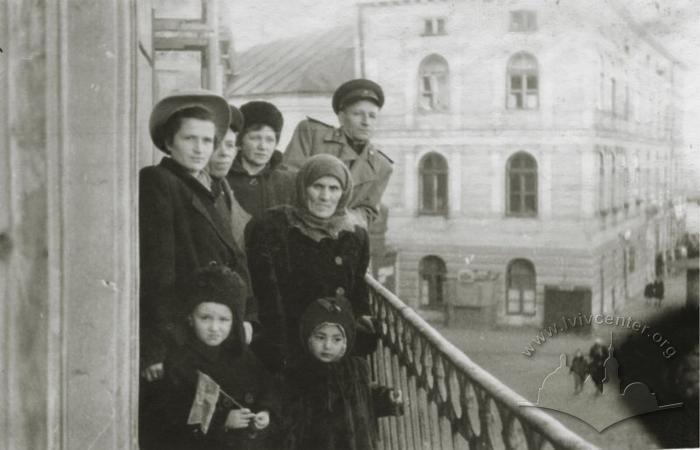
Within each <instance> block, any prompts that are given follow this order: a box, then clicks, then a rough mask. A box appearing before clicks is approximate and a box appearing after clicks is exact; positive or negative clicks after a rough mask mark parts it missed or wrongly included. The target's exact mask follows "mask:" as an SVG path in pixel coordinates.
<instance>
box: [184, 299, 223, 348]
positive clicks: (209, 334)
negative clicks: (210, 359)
mask: <svg viewBox="0 0 700 450" xmlns="http://www.w3.org/2000/svg"><path fill="white" fill-rule="evenodd" d="M190 317H191V319H192V327H193V328H194V333H195V335H197V339H199V340H200V341H202V342H203V343H205V344H207V345H209V346H211V347H216V346H217V345H220V344H221V343H222V342H224V340H225V339H226V338H227V337H228V335H229V333H230V332H231V325H232V323H233V315H232V314H231V310H230V309H229V307H228V306H226V305H222V304H221V303H208V302H207V303H200V304H199V305H197V307H196V308H195V309H194V311H193V312H192V315H191V316H190Z"/></svg>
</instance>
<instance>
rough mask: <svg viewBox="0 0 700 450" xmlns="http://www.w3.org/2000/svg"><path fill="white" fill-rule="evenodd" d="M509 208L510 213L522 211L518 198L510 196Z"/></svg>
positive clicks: (514, 195) (513, 195)
mask: <svg viewBox="0 0 700 450" xmlns="http://www.w3.org/2000/svg"><path fill="white" fill-rule="evenodd" d="M509 206H510V212H512V213H519V212H520V211H521V210H522V206H521V205H520V196H519V195H517V194H511V195H510V205H509Z"/></svg>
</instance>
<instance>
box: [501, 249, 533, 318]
mask: <svg viewBox="0 0 700 450" xmlns="http://www.w3.org/2000/svg"><path fill="white" fill-rule="evenodd" d="M506 283H507V293H506V312H507V313H508V314H527V315H533V314H535V301H536V295H535V292H536V287H537V280H536V278H535V266H533V265H532V263H531V262H530V261H528V260H526V259H515V260H513V261H511V262H510V263H509V264H508V274H507V280H506Z"/></svg>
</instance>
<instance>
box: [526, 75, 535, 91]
mask: <svg viewBox="0 0 700 450" xmlns="http://www.w3.org/2000/svg"><path fill="white" fill-rule="evenodd" d="M527 88H528V89H537V75H528V76H527Z"/></svg>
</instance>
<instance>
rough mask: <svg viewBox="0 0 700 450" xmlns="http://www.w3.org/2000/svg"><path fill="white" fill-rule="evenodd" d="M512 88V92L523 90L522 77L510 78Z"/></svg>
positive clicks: (513, 76) (514, 76)
mask: <svg viewBox="0 0 700 450" xmlns="http://www.w3.org/2000/svg"><path fill="white" fill-rule="evenodd" d="M510 88H511V90H520V89H522V78H521V77H520V75H512V76H511V77H510Z"/></svg>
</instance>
